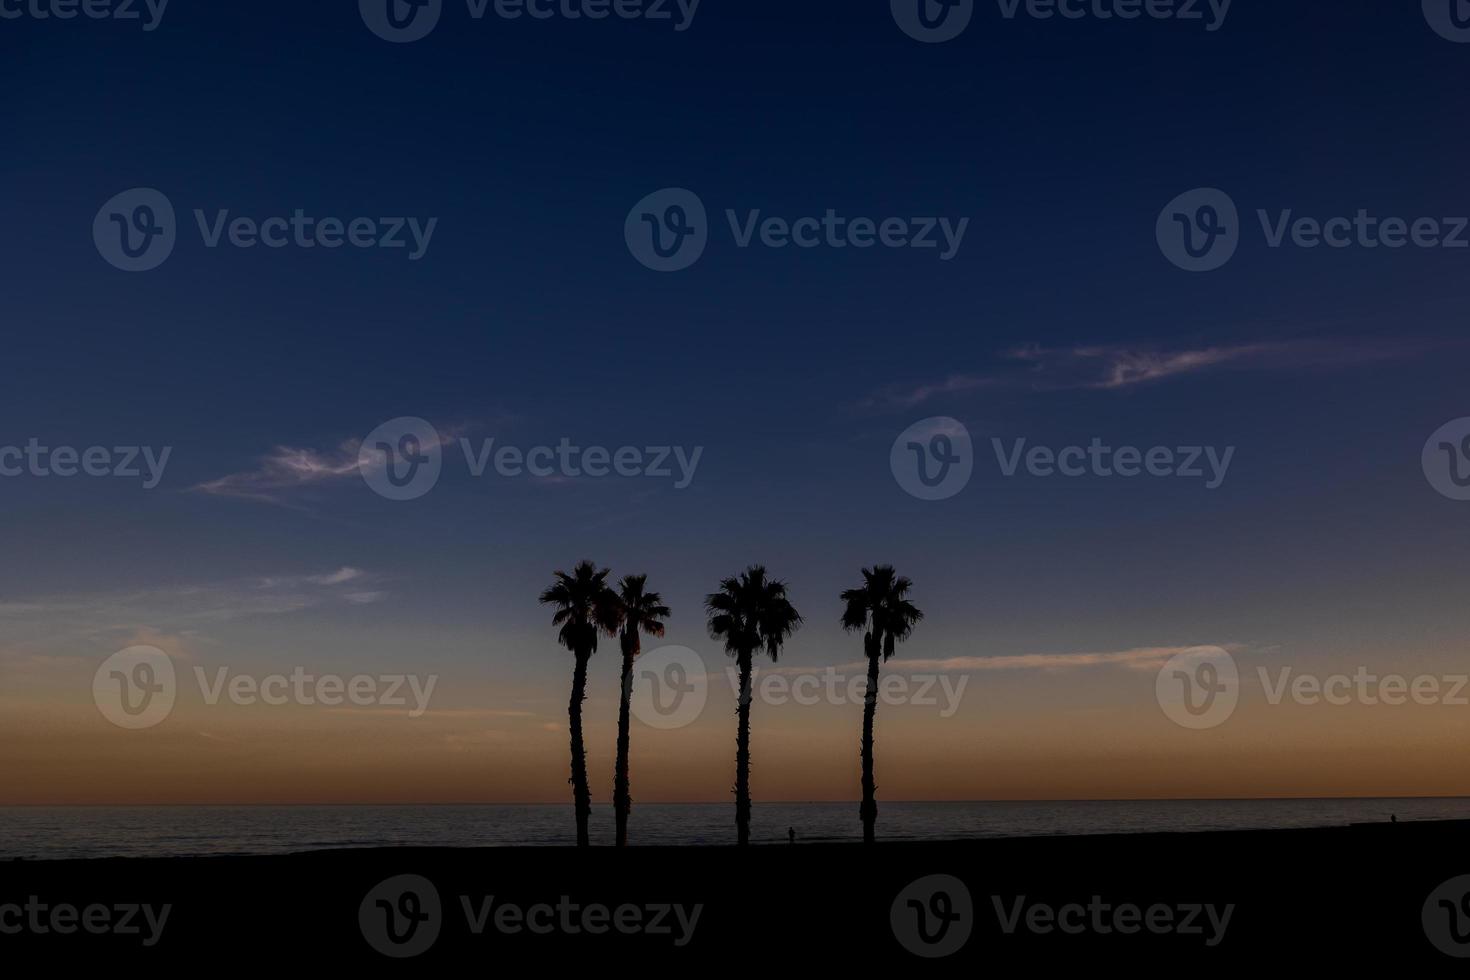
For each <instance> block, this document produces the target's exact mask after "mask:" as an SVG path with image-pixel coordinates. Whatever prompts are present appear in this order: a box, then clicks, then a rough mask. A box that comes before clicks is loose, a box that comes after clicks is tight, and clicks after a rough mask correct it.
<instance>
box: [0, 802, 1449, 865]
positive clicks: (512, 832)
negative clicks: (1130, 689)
mask: <svg viewBox="0 0 1470 980" xmlns="http://www.w3.org/2000/svg"><path fill="white" fill-rule="evenodd" d="M857 811H858V805H857V803H767V804H757V805H756V806H755V810H754V814H753V817H752V827H751V836H752V840H753V841H754V842H755V843H758V844H775V843H781V844H784V843H786V841H787V831H788V828H790V829H794V830H795V831H796V834H797V842H798V843H801V842H808V843H810V842H816V841H856V840H859V839H860V838H861V834H862V827H861V825H860V824H859V822H858V814H857ZM1391 815H1396V816H1397V817H1398V819H1399V820H1453V819H1470V799H1460V798H1449V799H1348V800H1342V799H1334V800H1170V801H1068V802H984V803H885V802H883V801H881V800H880V801H879V812H878V835H879V838H880V840H900V841H902V840H910V841H912V840H965V839H975V838H987V837H1025V836H1035V835H1073V834H1109V833H1142V832H1149V831H1178V832H1193V831H1207V830H1248V829H1271V828H1288V827H1330V826H1342V825H1346V824H1349V823H1359V822H1375V821H1386V820H1388V819H1389V818H1390V816H1391ZM612 830H613V815H612V809H611V807H609V806H606V805H603V806H598V807H595V808H594V812H593V815H592V841H593V843H594V844H610V843H611V842H612ZM573 832H574V827H573V821H572V810H571V806H570V805H564V804H546V805H539V804H527V805H508V806H507V805H473V806H469V805H467V806H176V807H153V806H131V807H0V859H13V858H25V859H28V860H37V859H59V858H96V857H166V856H198V855H222V854H285V853H291V852H297V851H309V850H318V849H322V848H342V847H406V846H418V847H495V846H508V845H520V846H536V847H540V846H557V845H570V844H572V843H573V842H574V834H573ZM630 837H631V841H632V843H633V844H635V845H636V844H646V845H670V844H672V845H699V844H705V845H711V844H731V843H733V842H734V839H735V827H734V807H733V805H731V804H713V803H709V804H706V803H688V804H667V803H646V804H635V806H634V808H633V814H632V821H631V825H630Z"/></svg>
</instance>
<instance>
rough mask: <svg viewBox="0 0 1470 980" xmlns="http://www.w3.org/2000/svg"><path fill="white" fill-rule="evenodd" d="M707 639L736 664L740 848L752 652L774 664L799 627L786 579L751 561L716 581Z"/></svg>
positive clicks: (745, 833) (744, 826) (744, 839)
mask: <svg viewBox="0 0 1470 980" xmlns="http://www.w3.org/2000/svg"><path fill="white" fill-rule="evenodd" d="M704 605H705V609H706V610H707V611H708V613H709V635H710V637H711V639H715V640H723V641H724V642H725V652H726V653H728V654H730V655H731V656H732V657H734V658H735V662H736V663H737V664H738V666H739V668H740V702H739V706H738V708H737V715H738V717H739V719H740V722H739V727H738V728H737V730H736V734H735V832H736V839H737V842H738V843H739V844H740V845H741V846H742V847H743V846H745V845H746V844H749V843H750V701H751V693H752V692H751V674H752V671H753V670H754V659H755V654H756V652H757V651H758V650H762V649H764V650H765V651H766V653H767V654H768V655H769V656H770V658H771V660H772V661H773V662H774V661H775V660H776V659H777V657H779V656H780V653H781V646H782V644H784V643H785V642H786V641H787V640H788V639H790V637H791V635H792V634H793V633H795V632H796V628H797V627H798V626H800V625H801V615H800V614H799V613H798V612H797V611H796V609H795V607H793V606H792V605H791V602H790V600H788V599H787V598H786V583H785V582H778V581H775V580H772V579H768V578H767V577H766V570H765V568H764V567H763V566H761V565H752V566H751V567H750V568H747V569H746V570H745V571H744V572H742V573H741V574H740V576H739V577H738V578H727V579H725V580H724V581H722V582H721V583H720V591H718V592H713V593H711V594H710V595H709V596H708V597H707V598H706V599H705V602H704Z"/></svg>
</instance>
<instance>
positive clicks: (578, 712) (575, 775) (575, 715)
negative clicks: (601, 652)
mask: <svg viewBox="0 0 1470 980" xmlns="http://www.w3.org/2000/svg"><path fill="white" fill-rule="evenodd" d="M588 656H589V655H588V654H586V653H582V652H580V651H578V653H577V669H576V672H575V673H574V674H573V675H572V700H571V702H570V703H569V704H568V705H567V728H568V729H569V730H570V731H571V733H572V778H571V783H572V801H573V802H574V803H575V805H576V810H577V846H578V847H587V846H589V845H590V844H591V843H592V841H591V839H590V838H589V837H588V834H587V821H588V819H589V818H590V817H591V816H592V790H591V789H590V788H589V787H588V785H587V750H586V748H585V747H584V746H583V744H582V702H583V701H585V700H586V699H587V660H588Z"/></svg>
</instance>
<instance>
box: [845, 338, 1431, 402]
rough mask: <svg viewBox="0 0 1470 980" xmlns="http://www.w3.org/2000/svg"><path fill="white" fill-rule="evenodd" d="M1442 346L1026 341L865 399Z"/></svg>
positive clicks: (1099, 385) (1336, 362) (1262, 367)
mask: <svg viewBox="0 0 1470 980" xmlns="http://www.w3.org/2000/svg"><path fill="white" fill-rule="evenodd" d="M1436 346H1442V345H1435V344H1430V343H1416V342H1413V341H1406V342H1400V343H1394V344H1382V343H1370V342H1362V341H1352V340H1350V341H1269V342H1257V343H1249V344H1227V345H1215V346H1209V347H1188V348H1172V349H1170V348H1159V347H1133V346H1124V345H1091V346H1078V347H1068V348H1048V347H1040V346H1029V347H1018V348H1014V349H1012V350H1010V351H1007V352H1005V354H1003V355H1002V356H1003V358H1004V359H1005V360H1006V361H1008V362H1010V363H1011V364H1012V365H1014V366H1015V368H1014V369H1011V370H1002V371H999V372H996V373H992V374H951V375H949V376H947V377H946V378H944V379H943V380H941V381H937V382H929V383H924V384H920V385H916V386H914V387H911V388H904V389H899V388H894V387H890V388H887V389H884V390H883V391H881V392H879V393H877V394H874V395H871V396H869V397H868V398H866V399H864V400H863V402H862V403H861V407H863V408H866V409H875V410H891V411H898V410H905V409H911V408H915V407H917V406H919V405H922V404H924V403H925V402H928V401H932V400H933V399H936V398H941V397H944V396H946V395H954V394H961V393H964V392H969V391H976V390H979V389H985V388H1002V387H1010V388H1019V387H1024V388H1030V389H1033V390H1039V391H1075V390H1093V391H1118V390H1122V389H1125V388H1132V387H1135V386H1137V385H1143V384H1150V383H1154V382H1160V381H1164V380H1167V379H1169V378H1177V377H1183V376H1186V375H1198V374H1204V373H1206V372H1212V371H1217V370H1223V369H1232V370H1249V371H1284V370H1303V369H1312V368H1341V367H1350V366H1353V365H1357V364H1371V363H1375V362H1379V361H1387V360H1395V359H1402V358H1408V357H1413V356H1417V355H1419V354H1423V353H1426V352H1428V351H1430V350H1432V349H1434V348H1435V347H1436Z"/></svg>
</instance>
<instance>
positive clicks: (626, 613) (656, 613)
mask: <svg viewBox="0 0 1470 980" xmlns="http://www.w3.org/2000/svg"><path fill="white" fill-rule="evenodd" d="M647 585H648V576H647V575H624V576H623V579H622V581H621V582H619V583H618V598H617V608H618V613H619V620H620V622H619V625H620V626H621V627H622V630H623V633H624V634H625V635H627V636H633V637H636V636H637V635H638V634H639V633H647V634H648V635H649V636H654V637H662V636H663V635H664V620H665V619H668V618H669V616H670V615H671V613H670V611H669V607H668V606H666V605H664V597H663V596H661V595H659V594H658V593H657V592H648V591H646V587H647Z"/></svg>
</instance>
